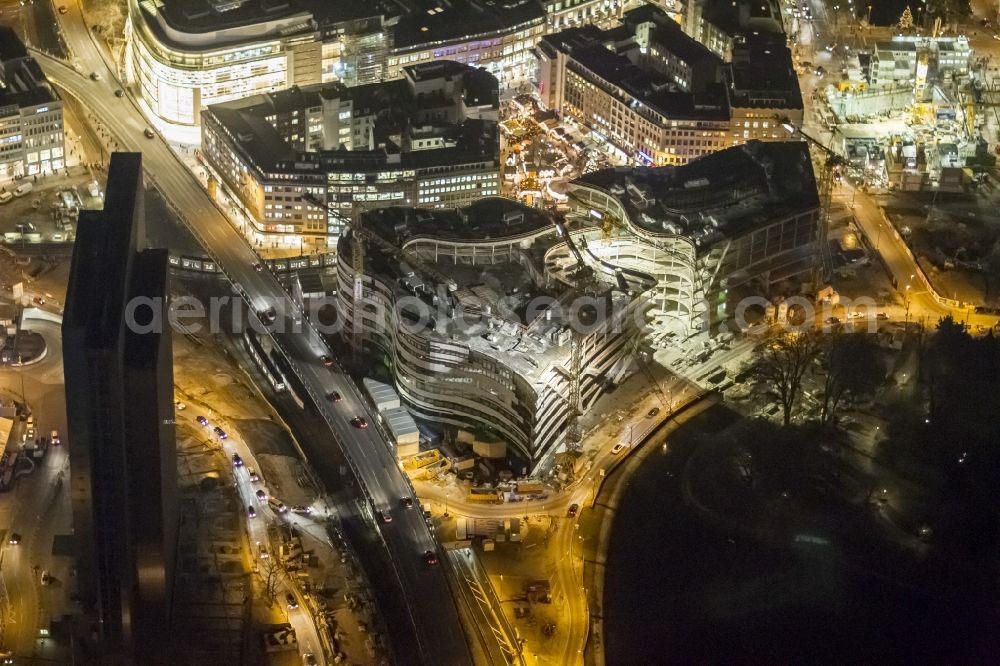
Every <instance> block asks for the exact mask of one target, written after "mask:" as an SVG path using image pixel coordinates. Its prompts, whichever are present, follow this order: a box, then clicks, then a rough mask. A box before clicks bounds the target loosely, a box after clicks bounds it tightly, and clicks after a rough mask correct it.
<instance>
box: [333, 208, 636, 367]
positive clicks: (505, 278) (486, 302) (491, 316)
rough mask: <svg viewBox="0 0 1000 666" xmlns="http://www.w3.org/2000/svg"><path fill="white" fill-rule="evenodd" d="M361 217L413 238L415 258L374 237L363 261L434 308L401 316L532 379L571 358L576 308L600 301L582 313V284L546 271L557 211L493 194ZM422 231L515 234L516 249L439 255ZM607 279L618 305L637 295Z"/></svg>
mask: <svg viewBox="0 0 1000 666" xmlns="http://www.w3.org/2000/svg"><path fill="white" fill-rule="evenodd" d="M363 219H364V224H365V225H366V228H367V229H368V230H369V231H372V232H375V233H376V234H378V235H379V236H381V237H382V238H385V239H387V240H389V241H390V242H392V243H393V244H394V245H396V246H397V247H400V246H404V245H405V246H407V252H408V253H409V257H410V258H403V259H399V258H397V257H395V256H392V255H389V254H388V253H387V252H386V251H385V250H384V249H383V248H382V247H381V246H378V245H374V244H371V243H368V244H366V259H365V266H366V271H368V272H370V273H374V274H376V275H380V276H382V277H383V278H384V281H385V282H386V283H388V284H392V285H395V288H396V290H397V295H398V296H399V297H404V296H409V297H411V298H412V297H416V298H418V299H420V300H421V301H422V302H423V303H424V304H425V305H426V306H427V307H426V312H428V313H429V316H427V317H424V318H419V317H417V316H416V314H415V311H413V310H412V308H410V306H407V308H406V310H405V311H404V312H407V313H409V314H410V315H413V316H407V315H404V318H405V319H407V320H409V321H411V322H415V321H417V320H418V319H420V321H421V322H422V325H423V334H424V335H425V336H427V337H429V338H431V339H438V340H440V341H442V342H460V343H462V344H464V345H465V346H467V347H468V348H469V349H472V350H474V351H477V352H479V353H481V354H484V355H486V356H489V357H493V358H495V359H496V360H497V361H498V362H501V363H503V364H505V365H507V366H508V367H511V368H513V369H515V370H516V371H517V372H518V373H520V374H521V375H522V376H524V377H526V378H528V379H529V380H533V379H537V378H539V377H541V375H542V373H544V372H545V371H546V370H547V369H549V368H550V367H551V366H553V365H558V364H564V363H565V362H566V360H567V358H568V354H569V342H570V330H569V328H568V324H569V321H570V317H571V316H573V315H577V314H578V316H579V317H580V318H581V319H584V320H586V321H587V323H592V322H593V321H596V320H597V317H598V316H599V315H598V314H596V311H595V313H591V312H590V311H584V312H580V313H577V312H576V311H575V310H574V309H573V308H569V307H568V306H567V305H566V303H567V301H568V300H569V299H571V298H573V297H574V296H575V295H576V292H575V291H573V290H568V289H565V288H563V287H561V286H559V285H558V284H557V285H556V286H555V287H552V286H551V285H550V284H549V283H550V282H551V281H550V280H547V279H546V278H545V273H544V253H545V250H547V249H548V248H549V247H551V246H552V245H555V244H557V243H559V242H560V241H561V239H560V238H559V237H558V236H557V235H556V233H555V227H554V224H553V222H552V220H551V219H550V218H549V217H548V216H547V215H546V214H544V213H542V212H540V211H538V210H536V209H533V208H528V207H526V206H523V205H522V204H519V203H517V202H515V201H511V200H508V199H501V198H490V199H483V200H481V201H478V202H476V203H475V204H473V205H471V206H469V207H467V208H464V209H460V210H424V209H414V208H381V209H377V210H373V211H369V212H367V213H365V214H364V218H363ZM416 238H424V239H428V238H434V239H441V240H445V239H451V240H455V239H466V240H467V241H468V242H469V243H470V244H471V243H474V244H478V245H484V246H486V245H490V244H492V243H501V242H503V241H504V240H505V239H507V240H511V239H517V240H516V241H515V250H514V254H513V255H511V254H504V255H503V256H502V257H501V259H502V260H500V261H497V262H495V263H479V264H478V265H468V264H464V263H459V264H456V263H455V262H454V261H453V260H451V259H448V258H444V259H441V260H439V261H436V260H435V257H434V256H433V255H432V254H431V253H430V251H427V250H425V249H422V248H421V246H420V245H419V244H414V243H409V242H408V241H412V240H414V239H416ZM350 242H351V241H350V238H349V237H342V238H341V241H340V243H341V246H340V247H339V248H338V251H339V252H347V253H349V252H350V248H349V243H350ZM504 252H507V250H506V249H505V250H504ZM515 257H516V259H515ZM443 280H448V281H449V282H450V283H451V287H452V288H448V287H447V286H446V285H443V284H442V281H443ZM591 286H594V285H591ZM611 287H612V285H610V284H608V285H604V289H603V291H602V292H601V293H603V294H604V295H605V296H606V297H607V298H610V299H611V300H612V302H613V303H614V304H615V305H616V306H623V305H627V304H628V302H630V300H631V298H632V296H630V295H629V294H626V293H624V292H620V291H617V290H613V289H612V288H611ZM411 302H412V301H411ZM451 308H454V310H452V309H451ZM588 317H591V319H588Z"/></svg>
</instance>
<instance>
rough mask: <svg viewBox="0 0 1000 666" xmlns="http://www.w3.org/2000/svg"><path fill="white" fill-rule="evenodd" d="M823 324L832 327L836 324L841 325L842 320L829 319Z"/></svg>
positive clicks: (836, 318)
mask: <svg viewBox="0 0 1000 666" xmlns="http://www.w3.org/2000/svg"><path fill="white" fill-rule="evenodd" d="M823 323H824V324H830V325H831V326H832V325H834V324H839V323H840V318H839V317H827V318H826V319H825V320H823Z"/></svg>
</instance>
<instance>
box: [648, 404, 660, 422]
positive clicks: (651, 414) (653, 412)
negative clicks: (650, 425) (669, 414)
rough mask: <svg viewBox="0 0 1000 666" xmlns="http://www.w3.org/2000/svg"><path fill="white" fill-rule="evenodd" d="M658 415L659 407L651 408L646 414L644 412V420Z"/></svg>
mask: <svg viewBox="0 0 1000 666" xmlns="http://www.w3.org/2000/svg"><path fill="white" fill-rule="evenodd" d="M659 413H660V408H659V407H653V408H652V409H651V410H649V411H648V412H646V418H649V419H651V418H653V417H654V416H656V415H657V414H659Z"/></svg>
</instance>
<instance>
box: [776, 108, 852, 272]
mask: <svg viewBox="0 0 1000 666" xmlns="http://www.w3.org/2000/svg"><path fill="white" fill-rule="evenodd" d="M775 118H776V119H777V121H778V122H780V123H781V126H782V127H783V128H784V129H785V131H786V132H788V133H789V134H790V135H792V136H796V135H798V136H800V137H802V138H803V139H805V140H806V142H808V143H809V144H810V145H812V146H813V147H814V148H816V149H818V150H819V151H820V153H822V155H823V157H824V160H823V168H822V171H821V172H820V178H819V221H818V223H817V228H816V242H817V243H818V244H819V252H818V253H817V262H816V265H815V267H814V269H813V271H814V277H815V279H814V283H815V284H817V286H818V283H819V281H821V280H824V279H825V278H826V276H827V275H829V273H830V267H831V265H832V261H831V257H830V247H829V245H828V243H827V238H826V237H827V228H828V227H829V225H830V206H831V203H832V199H833V184H834V182H839V181H840V180H841V178H843V170H844V168H845V167H846V166H847V160H846V159H844V157H843V156H842V155H841V154H839V153H837V152H836V151H834V150H833V149H832V148H830V147H829V146H826V145H824V144H823V143H822V142H821V141H819V140H817V139H815V138H813V137H812V136H810V135H808V134H806V133H805V132H804V131H802V127H800V126H798V125H795V124H794V123H792V121H791V120H789V119H788V118H787V117H785V116H776V117H775Z"/></svg>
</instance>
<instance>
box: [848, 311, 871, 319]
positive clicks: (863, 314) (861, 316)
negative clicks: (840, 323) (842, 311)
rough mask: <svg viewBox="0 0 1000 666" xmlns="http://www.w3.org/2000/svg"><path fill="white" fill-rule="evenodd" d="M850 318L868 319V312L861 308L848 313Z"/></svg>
mask: <svg viewBox="0 0 1000 666" xmlns="http://www.w3.org/2000/svg"><path fill="white" fill-rule="evenodd" d="M847 317H848V318H849V319H867V318H868V313H867V312H862V311H861V310H855V311H854V312H852V313H850V314H849V315H847Z"/></svg>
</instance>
